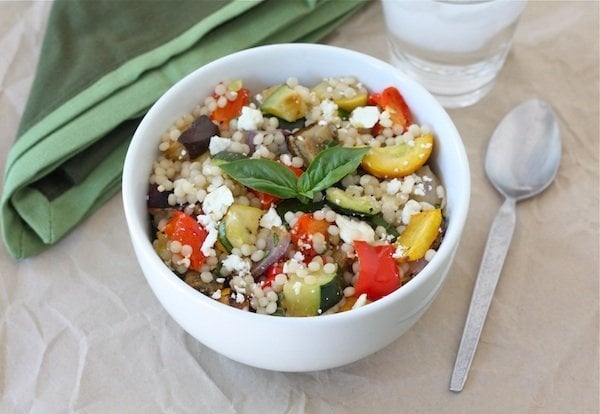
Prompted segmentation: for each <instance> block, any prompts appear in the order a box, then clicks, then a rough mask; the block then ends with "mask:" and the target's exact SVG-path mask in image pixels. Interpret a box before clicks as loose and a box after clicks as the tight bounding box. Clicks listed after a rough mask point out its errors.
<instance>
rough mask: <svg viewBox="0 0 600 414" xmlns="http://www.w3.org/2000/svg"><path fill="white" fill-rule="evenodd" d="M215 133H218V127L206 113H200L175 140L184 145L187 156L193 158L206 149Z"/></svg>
mask: <svg viewBox="0 0 600 414" xmlns="http://www.w3.org/2000/svg"><path fill="white" fill-rule="evenodd" d="M215 135H219V127H218V126H217V125H215V124H214V123H213V122H212V121H211V120H210V118H209V117H207V116H206V115H200V116H199V117H198V118H197V119H196V120H194V122H192V125H190V127H189V128H188V129H186V130H185V131H183V132H182V133H181V135H180V136H179V138H178V139H177V141H179V142H180V143H181V144H182V145H183V146H184V147H185V150H186V151H187V152H188V155H189V157H190V158H191V159H194V158H196V157H197V156H199V155H202V154H203V153H204V152H205V151H206V150H207V149H208V144H210V139H211V138H212V137H213V136H215Z"/></svg>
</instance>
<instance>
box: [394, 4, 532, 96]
mask: <svg viewBox="0 0 600 414" xmlns="http://www.w3.org/2000/svg"><path fill="white" fill-rule="evenodd" d="M382 5H383V13H384V17H385V23H386V28H387V36H388V43H389V49H390V60H391V63H392V64H393V65H395V66H396V67H398V69H400V70H401V71H403V72H405V73H406V74H407V75H409V76H410V77H412V78H414V79H416V80H417V81H419V82H420V83H421V84H422V85H423V86H424V87H425V88H427V90H429V91H430V92H431V93H432V94H433V95H434V96H435V97H436V98H437V99H438V100H439V101H440V103H441V104H442V105H443V106H444V107H446V108H460V107H465V106H469V105H472V104H474V103H476V102H478V101H479V100H480V99H481V98H482V97H483V96H485V95H486V94H487V93H488V92H489V91H490V90H491V89H492V87H493V86H494V82H495V79H496V76H497V74H498V72H499V71H500V69H501V68H502V66H503V65H504V61H505V60H506V55H507V54H508V51H509V49H510V46H511V43H512V38H513V35H514V32H515V29H516V27H517V23H518V21H519V17H520V16H521V13H522V12H523V9H524V8H525V6H526V0H382Z"/></svg>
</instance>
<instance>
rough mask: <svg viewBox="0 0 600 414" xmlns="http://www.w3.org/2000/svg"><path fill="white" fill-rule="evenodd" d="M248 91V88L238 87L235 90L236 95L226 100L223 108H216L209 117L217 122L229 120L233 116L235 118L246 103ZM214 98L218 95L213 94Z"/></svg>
mask: <svg viewBox="0 0 600 414" xmlns="http://www.w3.org/2000/svg"><path fill="white" fill-rule="evenodd" d="M249 96H250V91H249V90H248V89H244V88H242V89H240V90H239V91H237V97H236V98H235V100H233V101H227V105H225V106H224V107H223V108H217V109H215V110H214V111H213V113H212V114H210V119H211V120H213V121H216V122H219V123H222V122H229V121H231V120H232V119H233V118H237V117H238V116H240V114H241V113H242V107H243V106H244V105H247V104H248V97H249ZM213 97H214V98H215V99H218V98H219V96H218V95H214V94H213Z"/></svg>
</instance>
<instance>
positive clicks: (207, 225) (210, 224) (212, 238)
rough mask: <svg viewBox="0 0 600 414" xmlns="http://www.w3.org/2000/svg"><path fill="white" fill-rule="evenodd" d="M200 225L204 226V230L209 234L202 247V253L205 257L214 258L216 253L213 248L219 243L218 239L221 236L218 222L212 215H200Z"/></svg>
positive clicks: (198, 218)
mask: <svg viewBox="0 0 600 414" xmlns="http://www.w3.org/2000/svg"><path fill="white" fill-rule="evenodd" d="M196 220H198V223H200V225H202V227H203V228H204V230H206V231H207V232H208V234H207V235H206V238H205V239H204V242H203V243H202V246H201V247H200V251H201V252H202V254H203V255H204V256H207V257H208V256H214V255H215V251H214V249H213V246H214V245H215V243H216V242H217V237H218V235H219V231H218V230H217V222H216V221H215V220H214V219H213V218H212V216H210V215H203V214H201V215H199V216H197V217H196Z"/></svg>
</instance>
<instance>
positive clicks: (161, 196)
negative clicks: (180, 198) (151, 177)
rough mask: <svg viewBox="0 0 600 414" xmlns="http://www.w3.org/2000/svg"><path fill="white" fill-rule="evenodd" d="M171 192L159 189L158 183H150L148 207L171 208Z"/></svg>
mask: <svg viewBox="0 0 600 414" xmlns="http://www.w3.org/2000/svg"><path fill="white" fill-rule="evenodd" d="M169 194H171V191H158V185H157V184H150V186H149V187H148V196H147V203H146V204H147V207H148V208H149V209H154V208H160V209H163V208H169V207H171V206H170V205H169Z"/></svg>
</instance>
